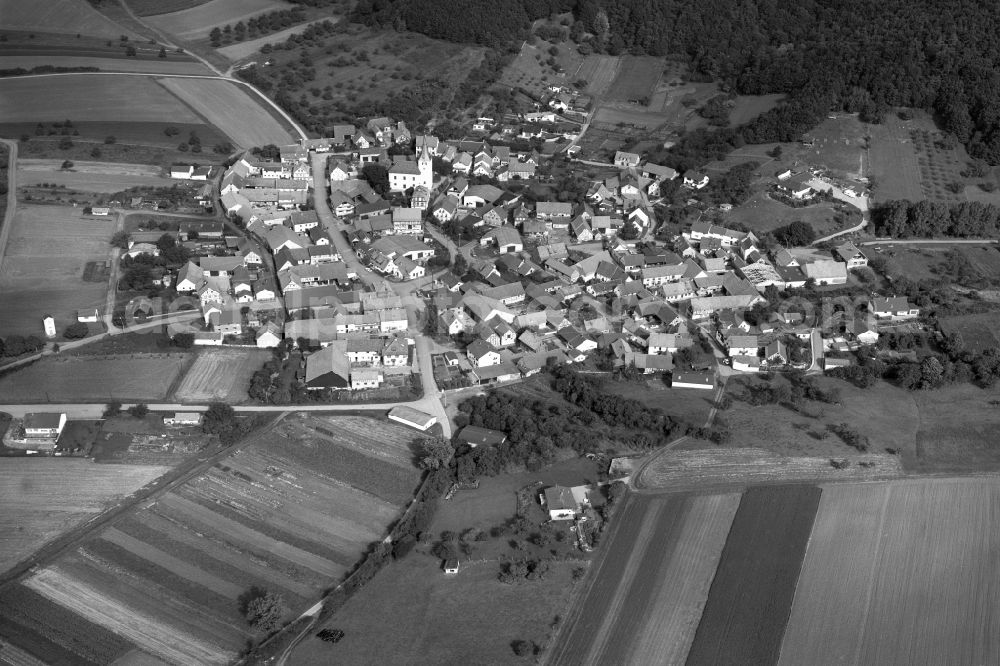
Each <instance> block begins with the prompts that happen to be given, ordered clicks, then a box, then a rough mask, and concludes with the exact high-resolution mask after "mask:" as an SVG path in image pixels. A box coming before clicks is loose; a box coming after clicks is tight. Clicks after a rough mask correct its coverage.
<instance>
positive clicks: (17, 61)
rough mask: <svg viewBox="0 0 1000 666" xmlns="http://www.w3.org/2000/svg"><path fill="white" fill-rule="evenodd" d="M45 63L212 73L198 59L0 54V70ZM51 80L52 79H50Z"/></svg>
mask: <svg viewBox="0 0 1000 666" xmlns="http://www.w3.org/2000/svg"><path fill="white" fill-rule="evenodd" d="M42 65H53V66H55V67H97V68H98V69H100V70H101V71H106V72H148V73H153V74H208V75H211V74H212V73H213V72H212V71H211V70H210V69H208V68H207V67H205V65H203V64H201V63H200V62H198V61H197V60H191V61H185V62H177V61H173V60H161V59H159V58H157V59H156V60H137V59H135V58H93V57H85V56H84V57H81V56H75V55H63V56H50V55H44V56H40V55H35V56H31V55H14V56H0V69H16V68H18V67H23V68H24V69H32V68H34V67H41V66H42ZM50 80H51V79H50Z"/></svg>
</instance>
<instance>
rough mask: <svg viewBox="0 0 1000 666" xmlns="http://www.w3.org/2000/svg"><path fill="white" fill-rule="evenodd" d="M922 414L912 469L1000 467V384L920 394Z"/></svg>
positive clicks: (981, 469)
mask: <svg viewBox="0 0 1000 666" xmlns="http://www.w3.org/2000/svg"><path fill="white" fill-rule="evenodd" d="M914 400H915V402H916V403H917V411H918V414H919V417H920V421H919V423H920V429H919V430H918V431H917V435H916V445H915V454H914V456H913V458H912V460H911V459H904V464H905V465H906V467H907V469H913V470H914V471H920V472H923V471H927V472H931V471H933V472H969V473H976V472H984V471H1000V451H998V449H997V446H996V433H997V431H998V428H1000V415H998V414H997V404H998V401H1000V389H998V388H997V387H994V388H990V389H981V388H978V387H976V386H972V385H970V384H964V385H954V386H948V387H945V388H942V389H937V390H935V391H933V392H930V393H929V392H918V393H915V394H914Z"/></svg>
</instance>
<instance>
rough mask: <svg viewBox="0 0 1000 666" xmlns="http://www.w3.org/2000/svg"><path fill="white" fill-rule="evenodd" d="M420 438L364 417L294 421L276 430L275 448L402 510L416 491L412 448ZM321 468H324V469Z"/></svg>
mask: <svg viewBox="0 0 1000 666" xmlns="http://www.w3.org/2000/svg"><path fill="white" fill-rule="evenodd" d="M418 437H419V434H418V433H416V432H415V431H413V430H411V429H409V428H406V427H404V426H400V425H396V424H393V423H389V422H388V421H377V420H374V419H370V418H366V417H361V416H336V417H323V416H313V417H307V416H304V415H296V416H292V417H289V418H287V419H285V420H284V421H282V422H281V423H280V424H278V425H277V426H276V427H275V428H274V437H273V441H274V442H275V446H281V447H294V449H295V451H296V455H299V456H301V457H302V458H303V459H309V460H312V461H313V462H314V464H316V465H320V466H325V465H328V464H329V461H330V460H334V461H336V467H335V470H336V475H337V476H338V478H341V479H342V480H344V481H345V482H346V483H349V484H351V485H353V486H355V487H356V488H358V489H359V490H361V491H364V492H368V493H371V494H372V495H375V496H377V497H381V498H382V499H385V500H387V501H389V502H393V503H396V504H402V503H404V502H406V501H408V500H409V498H410V497H412V496H413V492H414V491H415V490H416V487H417V481H418V479H417V477H416V475H415V474H414V467H413V458H414V454H413V452H412V450H411V448H410V444H411V442H413V440H415V439H417V438H418ZM320 468H321V467H320Z"/></svg>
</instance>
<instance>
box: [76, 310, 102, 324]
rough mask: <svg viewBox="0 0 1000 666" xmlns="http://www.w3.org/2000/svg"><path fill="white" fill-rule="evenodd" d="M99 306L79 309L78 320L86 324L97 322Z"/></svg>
mask: <svg viewBox="0 0 1000 666" xmlns="http://www.w3.org/2000/svg"><path fill="white" fill-rule="evenodd" d="M97 318H98V314H97V308H91V309H89V310H78V311H77V313H76V320H77V321H78V322H81V323H84V324H91V323H97Z"/></svg>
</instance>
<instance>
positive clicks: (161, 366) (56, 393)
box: [0, 353, 191, 403]
mask: <svg viewBox="0 0 1000 666" xmlns="http://www.w3.org/2000/svg"><path fill="white" fill-rule="evenodd" d="M190 362H191V355H190V354H184V353H173V354H133V355H129V356H58V355H56V356H49V357H46V358H43V359H42V360H40V361H38V362H36V363H33V364H31V365H29V366H27V367H24V368H22V369H19V370H17V371H15V372H12V373H10V374H8V375H5V376H3V377H0V401H3V402H7V403H23V402H29V403H30V402H50V401H51V402H112V401H118V402H135V401H146V402H155V401H161V400H163V399H164V398H166V397H167V396H168V395H170V392H171V390H172V388H173V386H174V384H175V382H176V381H177V378H178V377H180V376H181V374H182V373H183V372H184V370H185V369H186V368H187V366H188V364H189V363H190Z"/></svg>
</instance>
